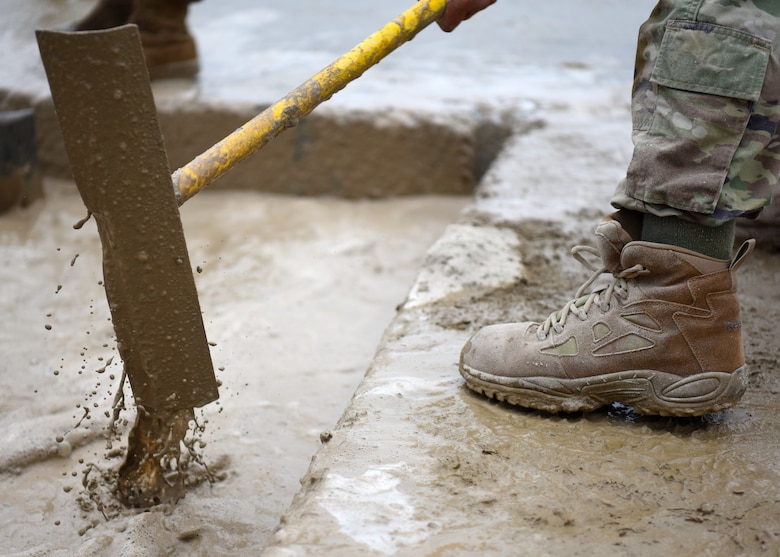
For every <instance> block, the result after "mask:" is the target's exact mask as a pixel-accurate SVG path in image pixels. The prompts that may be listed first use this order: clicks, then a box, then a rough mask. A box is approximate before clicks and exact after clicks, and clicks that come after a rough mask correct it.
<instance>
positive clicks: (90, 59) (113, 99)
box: [37, 25, 219, 410]
mask: <svg viewBox="0 0 780 557" xmlns="http://www.w3.org/2000/svg"><path fill="white" fill-rule="evenodd" d="M37 37H38V45H39V48H40V51H41V57H42V59H43V63H44V66H45V68H46V74H47V76H48V79H49V85H50V87H51V92H52V96H53V98H54V103H55V107H56V110H57V117H58V119H59V124H60V128H61V130H62V135H63V137H64V140H65V147H66V150H67V153H68V158H69V159H70V164H71V168H72V170H73V176H74V178H75V180H76V185H77V186H78V189H79V192H80V193H81V198H82V199H83V201H84V204H85V205H86V207H87V209H88V210H89V211H90V212H91V213H92V215H93V216H94V217H95V221H96V223H97V227H98V232H99V234H100V240H101V242H102V245H103V275H104V278H105V280H104V283H105V288H106V296H107V298H108V303H109V307H110V309H111V316H112V320H113V325H114V330H115V332H116V338H117V346H118V350H119V355H120V356H121V358H122V360H123V361H124V365H125V371H126V372H127V375H128V377H129V379H130V386H131V387H132V390H133V395H134V397H135V401H136V404H138V405H139V406H143V407H148V408H151V409H166V410H178V409H184V408H194V407H199V406H203V405H205V404H208V403H209V402H211V401H213V400H216V399H217V398H218V396H219V394H218V391H217V382H216V378H215V376H214V369H213V365H212V362H211V355H210V353H209V348H208V343H207V341H206V333H205V330H204V327H203V320H202V318H201V312H200V304H199V303H198V295H197V291H196V289H195V281H194V278H193V275H192V268H191V267H190V261H189V256H188V253H187V246H186V243H185V241H184V232H183V230H182V225H181V219H180V216H179V210H178V205H177V202H176V199H175V196H174V192H173V184H172V182H171V171H170V168H169V165H168V159H167V156H166V153H165V147H164V144H163V138H162V134H161V132H160V127H159V122H158V120H157V111H156V109H155V105H154V99H153V97H152V91H151V87H150V85H149V77H148V73H147V69H146V65H145V63H144V55H143V50H142V47H141V40H140V35H139V33H138V29H137V28H136V27H135V26H133V25H126V26H123V27H119V28H115V29H110V30H106V31H90V32H82V33H61V32H56V31H38V32H37Z"/></svg>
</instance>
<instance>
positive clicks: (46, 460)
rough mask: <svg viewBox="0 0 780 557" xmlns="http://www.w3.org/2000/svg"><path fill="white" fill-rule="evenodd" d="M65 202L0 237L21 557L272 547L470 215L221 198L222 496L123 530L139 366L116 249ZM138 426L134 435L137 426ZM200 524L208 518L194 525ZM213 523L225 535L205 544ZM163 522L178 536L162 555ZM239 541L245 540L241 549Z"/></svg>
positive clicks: (210, 213) (210, 326) (208, 199)
mask: <svg viewBox="0 0 780 557" xmlns="http://www.w3.org/2000/svg"><path fill="white" fill-rule="evenodd" d="M47 190H48V191H47V196H46V199H45V200H43V201H42V202H40V203H37V204H35V205H33V206H32V207H30V208H28V209H19V210H15V211H13V212H11V213H9V214H5V215H3V216H2V218H1V219H0V273H2V280H1V281H0V299H1V300H2V304H3V316H4V325H3V327H2V328H1V329H0V335H2V339H1V340H2V345H3V346H4V347H5V348H4V353H5V354H6V356H5V357H4V358H3V359H2V362H0V384H2V389H0V421H1V424H0V431H1V432H2V447H3V454H2V455H1V456H0V474H2V482H3V486H4V489H5V494H4V495H3V496H2V507H0V531H2V535H1V536H0V537H2V539H3V540H5V541H4V542H3V543H4V546H3V548H2V551H0V552H2V553H3V554H6V555H8V554H11V555H16V554H21V555H37V554H51V555H73V554H75V553H77V552H78V551H81V552H82V553H81V554H94V553H98V554H100V553H102V552H106V553H104V554H108V553H116V552H117V551H120V550H122V551H130V548H131V546H132V547H134V548H135V549H132V551H136V552H137V553H131V554H137V555H145V554H159V553H158V552H162V553H166V552H167V551H168V549H171V548H173V547H175V546H176V545H177V543H179V545H180V547H179V548H178V549H176V551H175V553H176V554H186V553H187V544H186V543H185V544H182V543H180V542H177V540H179V539H180V538H187V536H191V537H193V538H197V537H198V536H199V535H202V534H203V529H204V528H206V529H210V534H214V535H216V539H214V538H212V537H209V539H210V547H212V550H213V551H214V552H216V553H220V547H223V548H224V549H225V551H236V550H237V549H238V548H240V547H253V548H255V549H257V548H259V547H262V545H264V540H265V539H266V538H267V536H268V535H269V533H270V531H271V530H272V529H273V528H274V527H275V526H276V524H277V522H278V520H279V516H281V514H282V513H283V512H284V510H285V509H286V508H287V506H288V505H289V503H290V500H291V498H292V496H293V494H294V493H295V492H296V491H297V490H298V488H299V479H300V477H301V476H302V475H303V474H304V472H305V471H306V468H307V466H308V462H309V459H310V456H311V455H312V454H313V453H314V452H315V451H316V449H317V448H318V446H319V445H320V442H321V441H320V436H321V434H322V433H323V432H326V431H328V430H329V429H330V428H331V427H332V426H333V424H334V423H335V422H336V421H337V419H338V418H339V416H340V415H341V412H342V411H343V408H344V407H345V406H346V404H347V403H348V401H349V399H350V397H351V395H352V393H353V392H354V390H355V389H356V387H357V385H358V383H359V381H360V379H361V377H362V375H363V373H364V371H365V369H366V368H367V367H368V365H369V363H370V361H371V358H372V356H373V353H374V350H375V348H376V346H377V343H378V342H379V339H380V337H381V335H382V332H383V330H384V328H385V327H386V326H387V324H388V323H389V322H390V320H391V318H392V316H393V314H394V312H395V307H396V305H397V304H399V303H400V302H402V301H403V299H404V297H405V295H406V292H407V290H408V287H409V285H410V284H411V282H412V280H413V278H414V276H415V274H416V272H417V269H418V268H419V265H420V264H421V261H422V258H423V256H424V253H425V251H426V250H427V248H428V247H429V246H430V244H432V243H433V242H434V241H435V240H436V238H437V237H438V236H439V235H440V234H441V233H442V231H443V229H444V227H445V226H446V225H447V224H448V223H450V222H452V221H453V220H454V219H455V218H456V215H457V213H458V211H459V210H460V209H461V208H462V207H463V206H464V204H465V203H466V199H465V198H451V197H430V198H422V199H421V198H407V199H399V200H395V201H393V200H388V201H365V202H361V201H353V202H346V201H340V200H328V199H321V200H313V199H304V198H288V197H282V196H273V195H263V194H257V193H238V192H232V193H224V192H218V193H217V192H214V193H212V192H208V193H206V194H203V195H201V196H199V197H198V198H197V199H194V200H192V201H190V202H189V203H188V204H187V205H186V206H185V207H184V208H182V218H183V221H184V229H185V235H186V236H187V238H188V245H189V248H190V259H191V262H192V265H193V266H194V267H195V269H194V274H195V277H196V282H197V285H198V289H199V292H200V300H201V307H202V309H203V312H204V323H205V326H206V329H207V335H208V337H209V341H210V342H211V343H212V345H213V346H212V347H211V351H212V356H213V359H214V363H215V366H216V367H217V368H218V370H217V376H218V378H219V380H220V381H221V382H222V386H221V399H220V401H219V402H218V403H216V404H214V405H211V406H209V407H207V408H206V409H205V410H204V411H202V412H198V413H197V414H198V419H199V421H200V422H201V423H204V422H207V423H206V424H205V425H206V432H205V433H204V434H203V435H202V437H201V441H203V443H205V446H204V447H203V448H202V451H205V452H207V453H208V457H207V458H206V459H205V462H206V464H207V465H208V466H209V467H210V470H211V471H212V473H213V474H214V475H215V476H217V477H218V478H221V479H222V481H218V482H217V483H215V484H213V485H209V484H208V483H206V484H204V485H202V486H200V487H199V488H197V493H198V495H197V496H196V495H195V492H193V493H192V496H188V497H187V499H185V501H182V502H181V503H180V505H179V507H178V508H177V509H176V511H175V512H174V513H173V514H171V515H170V516H168V515H166V514H165V510H164V509H157V511H155V512H154V513H151V514H150V515H149V516H145V514H138V515H137V514H136V513H135V512H129V513H128V512H123V513H122V516H120V517H117V516H116V515H117V513H118V512H119V507H118V505H117V503H116V500H115V499H114V497H113V496H112V494H111V493H110V489H111V484H110V482H109V481H105V480H104V475H103V473H104V472H109V471H110V470H112V469H114V468H115V467H116V466H117V465H118V464H119V463H120V462H121V456H120V454H119V453H121V450H122V448H123V446H126V435H127V430H128V427H127V425H125V426H124V427H120V430H119V433H120V435H119V438H116V439H114V441H113V445H112V448H113V451H112V450H111V449H109V448H108V447H107V441H106V439H105V438H104V436H105V430H106V426H107V424H108V417H107V416H106V414H105V413H106V412H107V411H109V410H110V408H111V404H112V402H113V400H114V395H115V393H116V389H117V385H118V382H119V379H120V377H121V365H120V363H119V361H118V357H116V352H115V346H114V339H113V329H112V327H111V323H110V322H109V321H108V316H109V313H108V308H107V304H106V301H105V294H104V292H103V289H102V286H101V284H100V282H101V280H102V277H101V272H100V265H101V259H100V257H101V256H100V244H99V240H98V236H97V232H96V230H95V228H94V223H92V222H89V223H87V225H86V226H85V227H84V228H83V229H82V230H74V229H73V227H72V226H73V224H75V223H76V222H77V221H79V220H80V219H81V218H83V217H84V215H85V211H84V208H83V205H82V203H81V200H80V199H79V197H78V193H77V192H76V190H75V187H74V186H73V184H72V183H62V182H55V183H51V184H48V188H47ZM126 392H127V393H128V396H129V390H128V391H126ZM85 416H87V417H86V418H85ZM125 418H126V419H129V420H130V423H132V412H125ZM78 424H80V425H78ZM58 440H59V442H58ZM87 471H88V472H89V473H87V474H85V472H87ZM85 476H86V477H87V482H86V483H87V484H90V480H92V483H91V485H89V488H88V487H85V485H84V483H85V480H84V478H85ZM106 477H110V474H107V475H106ZM190 502H191V503H192V504H194V505H195V506H194V507H192V508H190ZM101 506H102V507H103V508H102V509H101ZM193 514H194V515H195V516H200V517H201V518H200V519H192V520H189V521H188V516H189V515H193ZM212 514H213V516H214V523H213V524H211V525H208V526H204V522H203V520H202V519H203V518H205V516H206V515H208V516H211V515H212ZM106 516H108V517H114V519H113V520H111V521H106ZM151 517H154V519H162V520H163V521H170V522H164V523H165V524H166V526H165V528H164V530H165V531H164V532H159V531H157V532H156V533H155V534H154V535H153V536H151V537H152V538H153V541H152V540H149V544H151V545H148V546H144V544H143V543H142V540H141V538H143V532H144V531H145V530H144V528H145V526H144V525H145V523H146V522H147V521H148V519H149V518H151ZM93 526H94V529H93ZM159 526H160V525H159V524H157V527H159ZM136 529H137V530H138V532H136V531H135V530H136ZM168 529H170V531H168ZM238 531H240V533H239V532H238ZM118 532H123V534H121V535H120V534H119V533H118ZM139 532H140V533H139ZM79 533H81V534H82V536H80V535H79ZM166 536H168V537H169V538H170V539H169V540H168V541H166ZM222 536H227V537H229V538H231V539H230V540H224V544H225V545H224V546H222V545H221V543H220V540H219V539H220V538H221V537H222ZM144 548H145V549H144ZM166 548H168V549H166ZM182 552H183V553H182ZM210 552H211V551H209V553H210Z"/></svg>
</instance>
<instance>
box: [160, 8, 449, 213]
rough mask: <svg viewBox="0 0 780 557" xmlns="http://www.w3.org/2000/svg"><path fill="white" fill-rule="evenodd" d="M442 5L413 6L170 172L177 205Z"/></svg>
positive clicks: (379, 56)
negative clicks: (227, 134) (205, 149)
mask: <svg viewBox="0 0 780 557" xmlns="http://www.w3.org/2000/svg"><path fill="white" fill-rule="evenodd" d="M446 7H447V0H427V1H422V2H418V3H417V4H415V5H414V6H412V7H411V8H409V9H408V10H406V11H405V12H404V13H402V14H401V15H400V16H398V17H397V18H396V19H394V20H393V21H391V22H390V23H388V24H387V25H385V26H384V27H382V28H381V29H380V30H379V31H377V32H376V33H374V34H373V35H371V36H370V37H368V38H367V39H365V40H364V41H363V42H361V43H360V44H358V45H357V46H356V47H354V48H353V49H352V50H350V51H349V52H347V53H346V54H344V55H343V56H342V57H341V58H339V59H338V60H336V61H335V62H333V63H332V64H330V65H329V66H328V67H326V68H325V69H323V70H321V71H320V72H319V73H317V74H316V75H314V76H313V77H311V78H310V79H309V80H308V81H306V82H305V83H303V84H301V85H300V86H298V87H297V88H295V89H294V90H293V91H291V92H290V93H288V94H287V95H286V96H285V97H284V98H282V99H281V100H279V101H277V102H276V103H274V104H273V105H271V106H270V107H268V108H267V109H266V110H264V111H263V112H261V113H260V114H258V115H257V116H255V117H254V118H253V119H252V120H250V121H249V122H247V123H246V124H244V125H243V126H241V127H240V128H238V129H237V130H236V131H234V132H233V133H232V134H230V135H229V136H227V137H226V138H225V139H223V140H222V141H220V142H219V143H217V144H216V145H214V146H213V147H211V148H210V149H208V150H207V151H205V152H203V153H202V154H200V155H198V156H197V157H196V158H195V159H193V160H192V161H191V162H190V163H189V164H187V165H186V166H184V167H182V168H180V169H178V170H177V171H176V172H174V173H173V176H172V178H173V186H174V192H175V193H176V197H177V199H178V202H179V205H181V204H182V203H184V202H185V201H186V200H187V199H189V198H190V197H192V196H193V195H195V194H196V193H198V192H199V191H200V190H202V189H203V188H205V187H206V186H208V185H209V184H210V183H211V182H213V181H214V180H216V179H217V178H218V177H219V176H221V175H222V174H223V173H225V172H226V171H228V170H229V169H230V168H232V167H233V166H235V165H237V164H238V163H240V162H241V161H243V160H244V159H245V158H247V157H248V156H249V155H251V154H252V153H254V152H255V151H257V150H258V149H260V148H261V147H263V146H264V145H266V144H267V143H268V142H269V141H271V140H272V139H273V138H274V137H276V136H277V135H279V134H280V133H281V132H283V131H284V130H286V129H287V128H291V127H293V126H295V124H297V123H298V120H300V119H301V118H303V117H304V116H306V115H307V114H309V113H310V112H311V111H312V110H314V109H315V108H316V107H317V106H318V105H319V104H321V103H322V102H324V101H326V100H328V99H329V98H330V97H332V96H333V95H334V94H335V93H337V92H339V91H340V90H341V89H343V88H344V87H346V85H347V84H348V83H350V82H351V81H353V80H355V79H357V78H358V77H360V76H361V75H362V74H363V72H365V71H366V70H367V69H369V68H370V67H371V66H373V65H374V64H376V63H377V62H379V61H380V60H382V58H384V57H385V56H387V55H388V54H390V53H391V52H393V51H394V50H395V49H396V48H398V47H399V46H401V45H402V44H403V43H405V42H407V41H409V40H411V39H412V38H414V36H415V35H417V34H418V33H419V32H420V31H422V30H423V29H424V28H425V27H427V26H428V25H430V24H431V23H433V22H434V21H436V20H437V19H438V18H439V17H440V16H441V15H442V14H443V13H444V9H445V8H446Z"/></svg>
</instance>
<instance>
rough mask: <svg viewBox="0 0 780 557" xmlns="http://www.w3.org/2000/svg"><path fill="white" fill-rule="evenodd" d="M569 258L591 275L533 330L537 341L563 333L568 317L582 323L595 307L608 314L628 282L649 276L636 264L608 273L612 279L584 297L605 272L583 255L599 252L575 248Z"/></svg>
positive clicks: (625, 294)
mask: <svg viewBox="0 0 780 557" xmlns="http://www.w3.org/2000/svg"><path fill="white" fill-rule="evenodd" d="M571 254H572V256H573V257H574V259H576V260H577V261H579V262H580V263H582V265H584V266H585V267H586V268H587V269H589V270H591V271H593V275H592V276H591V277H590V278H589V279H588V280H587V281H585V284H583V285H582V286H580V287H579V289H578V290H577V293H576V294H575V295H574V299H573V300H571V301H569V302H567V303H566V305H565V306H563V309H561V310H559V311H555V312H553V313H551V314H550V316H549V317H548V318H547V319H545V321H544V322H543V323H542V324H541V325H540V326H539V328H538V329H537V330H536V336H537V337H538V338H539V340H544V339H546V338H547V335H548V334H549V333H550V330H551V329H552V330H553V331H555V333H557V334H560V333H562V332H563V327H564V326H565V325H566V320H567V319H568V317H569V315H575V316H577V318H578V319H579V320H580V321H585V320H586V319H587V318H588V312H589V311H590V309H591V308H592V307H593V306H594V305H597V306H598V307H599V308H601V311H603V312H606V311H609V307H610V302H611V301H612V297H613V296H619V297H621V298H626V297H627V296H628V281H629V280H630V279H633V278H636V277H638V276H639V275H646V274H648V273H650V270H649V269H646V268H645V267H643V266H642V265H640V264H636V265H634V266H633V267H629V268H628V269H621V270H620V271H617V272H613V273H612V279H611V280H610V281H609V282H608V283H607V284H604V285H602V286H599V287H597V288H595V289H594V290H592V291H591V292H590V293H589V294H584V292H585V290H586V289H587V288H588V287H589V286H591V285H592V284H593V283H594V282H595V281H596V280H597V279H598V278H599V277H600V276H601V275H603V274H604V273H607V272H609V270H608V269H607V268H606V267H605V266H604V265H602V266H600V267H599V266H596V265H593V264H592V263H590V262H589V261H588V260H587V259H586V258H585V256H584V255H583V254H591V255H595V256H596V257H597V258H599V259H600V257H599V252H598V250H597V249H596V248H593V247H590V246H575V247H574V248H572V250H571Z"/></svg>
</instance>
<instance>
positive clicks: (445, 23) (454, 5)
mask: <svg viewBox="0 0 780 557" xmlns="http://www.w3.org/2000/svg"><path fill="white" fill-rule="evenodd" d="M495 2H496V0H448V2H447V9H446V10H444V15H443V16H441V18H439V20H438V21H437V23H438V24H439V27H441V29H442V31H447V32H450V31H452V30H453V29H455V28H456V27H457V26H458V25H459V24H460V22H461V21H466V20H467V19H468V18H470V17H471V16H473V15H474V14H475V13H477V12H479V11H482V10H484V9H485V8H487V7H488V6H490V5H491V4H495Z"/></svg>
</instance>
